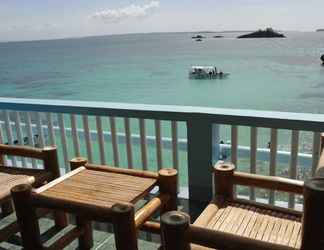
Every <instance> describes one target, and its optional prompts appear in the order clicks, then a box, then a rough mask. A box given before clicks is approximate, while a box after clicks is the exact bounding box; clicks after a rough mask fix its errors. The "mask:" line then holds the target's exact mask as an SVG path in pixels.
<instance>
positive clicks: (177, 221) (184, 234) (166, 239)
mask: <svg viewBox="0 0 324 250" xmlns="http://www.w3.org/2000/svg"><path fill="white" fill-rule="evenodd" d="M189 224H190V218H189V216H188V215H186V214H184V213H181V212H177V211H171V212H167V213H165V214H163V215H162V217H161V231H162V232H161V235H162V248H163V249H164V250H190V242H189V240H188V238H189V237H188V231H189V230H188V229H189Z"/></svg>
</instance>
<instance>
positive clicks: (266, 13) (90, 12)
mask: <svg viewBox="0 0 324 250" xmlns="http://www.w3.org/2000/svg"><path fill="white" fill-rule="evenodd" d="M323 10H324V0H307V1H306V0H205V1H201V0H195V1H193V0H133V1H129V0H118V1H117V0H68V1H67V0H1V1H0V40H1V41H8V40H33V39H51V38H62V37H77V36H88V35H104V34H117V33H133V32H171V31H191V30H240V29H244V30H246V29H248V30H250V29H258V28H264V27H268V26H271V27H274V28H275V29H280V30H315V29H317V28H323V26H324V19H323Z"/></svg>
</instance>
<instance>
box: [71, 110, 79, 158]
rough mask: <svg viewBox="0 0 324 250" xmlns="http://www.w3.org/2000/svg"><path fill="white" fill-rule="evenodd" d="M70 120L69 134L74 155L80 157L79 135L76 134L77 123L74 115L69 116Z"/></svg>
mask: <svg viewBox="0 0 324 250" xmlns="http://www.w3.org/2000/svg"><path fill="white" fill-rule="evenodd" d="M70 120H71V134H72V141H73V148H74V154H75V155H76V156H81V153H80V142H79V133H78V129H77V122H76V115H75V114H71V115H70Z"/></svg>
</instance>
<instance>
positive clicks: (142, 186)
mask: <svg viewBox="0 0 324 250" xmlns="http://www.w3.org/2000/svg"><path fill="white" fill-rule="evenodd" d="M156 182H157V180H156V179H153V178H144V177H137V176H132V175H127V174H120V173H112V172H106V171H99V170H92V169H86V168H85V167H80V168H78V169H76V170H74V171H72V172H70V173H69V174H67V175H65V176H63V177H61V178H59V179H57V180H54V181H53V182H52V183H49V184H48V185H47V186H45V187H44V189H42V188H40V189H39V193H40V194H41V195H42V196H46V197H48V198H55V199H59V200H62V201H66V202H69V201H73V202H78V203H81V204H85V205H98V206H101V207H107V208H109V207H111V206H112V205H114V204H115V203H123V202H128V203H133V204H134V203H135V202H136V201H138V200H139V199H141V198H143V197H144V196H146V195H147V194H148V193H149V192H150V190H151V189H152V188H153V187H154V186H155V185H156Z"/></svg>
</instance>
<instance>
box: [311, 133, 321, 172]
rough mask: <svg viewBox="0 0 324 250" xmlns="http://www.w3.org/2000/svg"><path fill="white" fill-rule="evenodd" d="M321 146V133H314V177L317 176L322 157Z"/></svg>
mask: <svg viewBox="0 0 324 250" xmlns="http://www.w3.org/2000/svg"><path fill="white" fill-rule="evenodd" d="M320 145H321V133H320V132H314V133H313V150H312V154H313V157H312V176H314V175H315V172H316V169H317V165H318V160H319V157H320Z"/></svg>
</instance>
